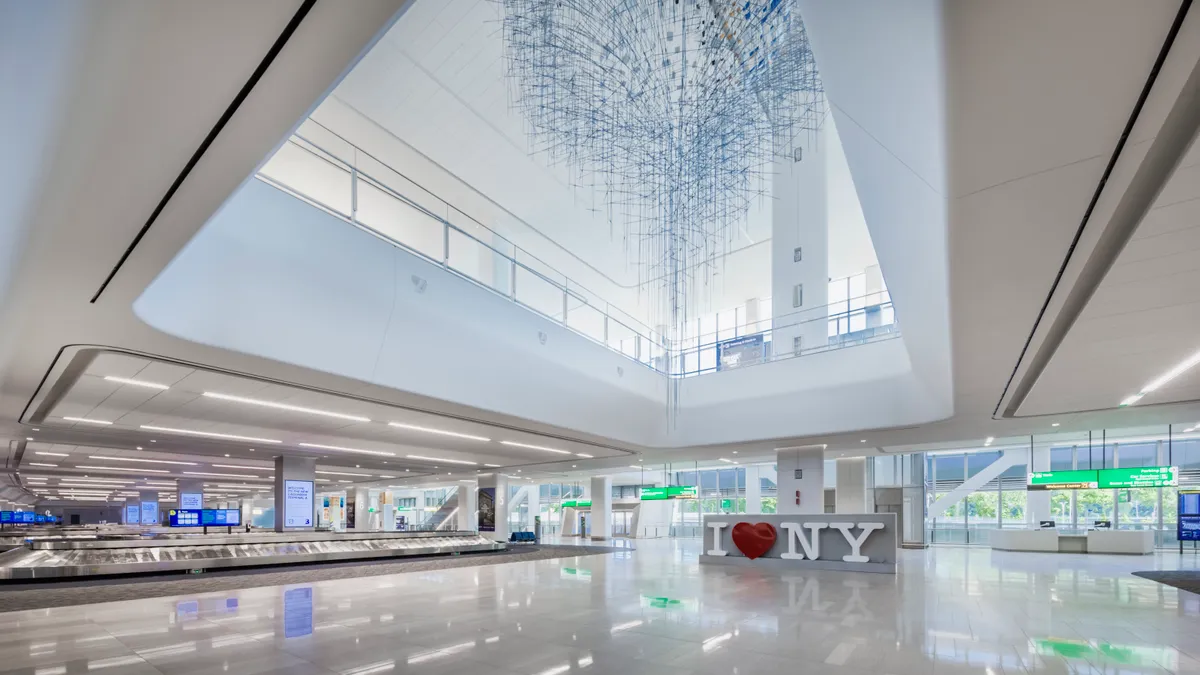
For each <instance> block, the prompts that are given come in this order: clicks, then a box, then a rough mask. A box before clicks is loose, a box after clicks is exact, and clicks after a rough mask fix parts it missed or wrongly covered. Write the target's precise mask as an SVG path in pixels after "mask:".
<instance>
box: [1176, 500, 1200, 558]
mask: <svg viewBox="0 0 1200 675" xmlns="http://www.w3.org/2000/svg"><path fill="white" fill-rule="evenodd" d="M1175 520H1176V525H1175V538H1176V539H1178V540H1179V541H1200V492H1183V491H1182V490H1181V491H1180V492H1179V515H1178V517H1177V518H1176V519H1175ZM1181 545H1182V544H1181Z"/></svg>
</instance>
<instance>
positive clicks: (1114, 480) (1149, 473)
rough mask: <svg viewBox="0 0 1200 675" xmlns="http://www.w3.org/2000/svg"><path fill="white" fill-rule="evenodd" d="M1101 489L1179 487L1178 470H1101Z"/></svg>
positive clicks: (1157, 467) (1151, 467) (1170, 468)
mask: <svg viewBox="0 0 1200 675" xmlns="http://www.w3.org/2000/svg"><path fill="white" fill-rule="evenodd" d="M1099 473H1100V478H1099V481H1100V487H1102V488H1154V487H1175V486H1176V485H1179V469H1178V468H1177V467H1173V466H1140V467H1134V468H1132V469H1101V470H1100V472H1099Z"/></svg>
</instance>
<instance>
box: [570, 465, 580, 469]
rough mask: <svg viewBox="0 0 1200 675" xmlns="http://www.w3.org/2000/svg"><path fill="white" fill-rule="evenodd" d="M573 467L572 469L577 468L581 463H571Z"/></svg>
mask: <svg viewBox="0 0 1200 675" xmlns="http://www.w3.org/2000/svg"><path fill="white" fill-rule="evenodd" d="M571 468H572V469H577V468H579V465H578V464H572V465H571Z"/></svg>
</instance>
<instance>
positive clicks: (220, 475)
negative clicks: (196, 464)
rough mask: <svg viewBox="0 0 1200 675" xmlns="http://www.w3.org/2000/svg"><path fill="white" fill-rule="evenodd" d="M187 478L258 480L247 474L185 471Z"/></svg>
mask: <svg viewBox="0 0 1200 675" xmlns="http://www.w3.org/2000/svg"><path fill="white" fill-rule="evenodd" d="M183 475H185V476H212V477H214V478H258V476H253V475H250V474H246V473H208V472H206V471H184V472H183Z"/></svg>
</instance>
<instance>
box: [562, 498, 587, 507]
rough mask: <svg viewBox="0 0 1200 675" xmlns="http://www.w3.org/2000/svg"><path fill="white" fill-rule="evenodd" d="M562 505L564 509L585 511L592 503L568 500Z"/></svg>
mask: <svg viewBox="0 0 1200 675" xmlns="http://www.w3.org/2000/svg"><path fill="white" fill-rule="evenodd" d="M562 505H563V508H564V509H586V508H588V507H589V506H591V505H592V501H591V500H590V499H588V500H583V501H576V500H574V499H568V500H567V501H565V502H563V503H562Z"/></svg>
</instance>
